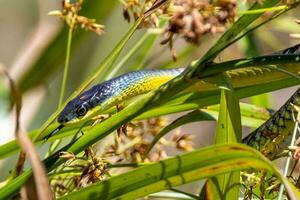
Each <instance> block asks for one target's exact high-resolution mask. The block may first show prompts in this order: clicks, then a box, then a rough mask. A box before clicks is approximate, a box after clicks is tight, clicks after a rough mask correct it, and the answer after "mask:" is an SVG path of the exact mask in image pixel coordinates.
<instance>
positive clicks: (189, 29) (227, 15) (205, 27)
mask: <svg viewBox="0 0 300 200" xmlns="http://www.w3.org/2000/svg"><path fill="white" fill-rule="evenodd" d="M171 6H172V7H171V8H170V10H171V14H170V16H171V18H170V20H169V27H168V29H167V30H166V33H167V39H166V40H164V41H163V43H168V42H170V41H171V40H172V39H173V36H174V35H179V36H181V37H183V38H185V40H186V41H188V42H192V43H199V42H200V39H201V36H203V35H205V34H208V33H211V34H216V33H220V32H223V31H224V30H225V28H226V23H227V22H229V21H233V20H234V18H235V15H236V2H235V0H218V1H215V3H213V4H210V3H209V1H205V0H175V1H174V3H173V5H171Z"/></svg>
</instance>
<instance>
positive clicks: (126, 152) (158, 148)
mask: <svg viewBox="0 0 300 200" xmlns="http://www.w3.org/2000/svg"><path fill="white" fill-rule="evenodd" d="M165 125H166V121H165V120H164V119H163V118H155V119H151V120H143V121H138V122H135V123H134V124H129V125H128V126H127V128H126V132H124V130H123V134H120V135H119V136H118V137H117V138H116V139H115V143H114V144H113V145H111V146H109V148H108V149H107V150H106V153H105V154H106V157H107V159H109V160H110V162H113V163H117V162H149V161H150V162H153V161H158V160H161V159H165V158H166V157H167V152H166V150H165V147H166V146H170V147H175V148H177V149H178V150H182V151H189V150H192V142H191V137H190V136H188V135H187V134H181V133H180V132H175V133H174V134H173V135H172V136H171V139H170V140H166V139H164V138H162V139H161V140H160V141H159V142H158V143H157V144H156V145H155V147H154V148H153V150H152V151H151V152H150V153H148V150H149V147H150V144H151V142H152V141H153V139H154V138H155V136H157V134H158V133H159V132H160V131H161V130H162V128H163V127H165ZM147 153H148V154H147Z"/></svg>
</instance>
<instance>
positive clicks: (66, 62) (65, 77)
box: [58, 24, 73, 108]
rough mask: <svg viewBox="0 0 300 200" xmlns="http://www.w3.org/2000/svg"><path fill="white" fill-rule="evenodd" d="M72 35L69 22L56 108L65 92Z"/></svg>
mask: <svg viewBox="0 0 300 200" xmlns="http://www.w3.org/2000/svg"><path fill="white" fill-rule="evenodd" d="M72 35H73V25H72V24H71V25H70V28H69V32H68V41H67V50H66V60H65V66H64V75H63V81H62V84H61V89H60V96H59V103H58V108H59V107H60V106H61V105H62V102H63V99H64V94H65V89H66V82H67V77H68V71H69V63H70V52H71V44H72Z"/></svg>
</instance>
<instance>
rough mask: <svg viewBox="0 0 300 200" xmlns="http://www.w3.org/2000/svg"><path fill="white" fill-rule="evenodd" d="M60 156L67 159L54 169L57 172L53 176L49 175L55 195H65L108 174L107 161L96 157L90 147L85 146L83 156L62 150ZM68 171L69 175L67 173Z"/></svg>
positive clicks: (102, 178) (100, 179)
mask: <svg viewBox="0 0 300 200" xmlns="http://www.w3.org/2000/svg"><path fill="white" fill-rule="evenodd" d="M60 158H63V159H66V160H67V161H66V162H65V163H64V165H63V166H62V167H61V169H59V170H58V171H56V173H57V174H56V175H55V176H52V177H50V183H51V186H52V190H53V191H54V192H55V194H56V196H57V197H58V196H62V195H65V194H67V193H69V192H71V191H73V190H74V189H76V188H80V187H85V186H86V185H88V184H91V183H95V182H99V181H102V180H104V179H105V178H106V177H107V176H109V174H108V168H107V164H108V163H107V162H106V161H105V160H103V159H101V158H99V157H96V156H95V153H94V152H93V151H92V150H91V148H87V149H86V150H85V152H84V155H83V156H75V155H74V154H73V153H69V152H62V153H61V154H60ZM60 172H61V173H60ZM64 172H65V173H64ZM66 172H67V173H66ZM68 172H69V175H67V174H68Z"/></svg>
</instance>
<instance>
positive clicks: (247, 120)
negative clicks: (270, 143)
mask: <svg viewBox="0 0 300 200" xmlns="http://www.w3.org/2000/svg"><path fill="white" fill-rule="evenodd" d="M100 2H101V1H100ZM279 2H280V1H279V0H265V1H263V2H262V3H255V4H254V6H252V7H251V8H250V9H249V10H248V11H245V12H244V15H242V16H241V17H240V18H239V19H238V20H237V21H236V22H234V23H233V24H232V26H231V27H230V28H229V29H228V30H227V31H226V32H225V33H224V34H223V35H222V36H221V37H220V38H219V39H218V40H217V41H216V43H215V44H214V45H213V46H212V47H211V48H209V49H208V51H207V52H206V53H205V54H204V56H202V57H201V58H199V59H198V60H196V61H194V62H191V63H190V64H189V66H188V67H187V69H186V70H185V71H184V72H183V73H182V74H180V75H179V76H177V77H176V78H174V79H173V80H171V81H169V82H168V83H166V84H165V85H163V86H161V87H160V88H158V89H156V90H154V91H151V92H149V93H147V94H145V95H143V96H141V97H138V98H136V99H134V100H133V101H132V102H129V103H128V102H126V104H125V105H126V106H125V108H124V109H123V110H121V111H119V112H116V109H115V108H110V109H108V110H105V111H103V110H99V111H98V112H96V113H95V114H110V115H111V116H110V117H109V118H108V119H106V120H104V121H103V122H101V123H99V124H95V125H93V126H91V125H92V124H93V119H91V118H89V119H87V120H82V121H81V122H80V123H77V124H74V125H72V126H69V127H66V128H64V129H62V130H61V131H60V132H59V133H58V134H57V135H54V136H53V137H51V138H50V139H49V141H42V140H40V139H39V138H41V137H42V136H45V135H48V134H49V133H50V132H51V131H52V130H53V129H54V128H55V127H57V126H58V123H54V124H51V123H52V122H53V121H54V120H55V119H56V117H57V115H58V113H59V112H60V111H61V108H62V107H64V106H65V105H66V104H67V103H68V102H69V101H70V100H71V99H72V98H74V97H75V96H77V95H78V94H80V93H81V92H82V91H83V90H84V89H86V88H87V87H88V86H89V85H90V84H91V83H93V82H95V80H96V79H98V78H99V77H101V80H107V79H110V78H112V77H114V76H115V75H116V74H119V73H120V72H123V71H127V70H128V69H130V70H133V69H141V68H143V65H144V64H145V61H146V59H147V58H149V57H150V53H151V49H152V47H153V45H154V44H155V42H156V41H157V35H155V34H153V33H150V32H147V33H145V34H144V35H143V36H141V37H138V39H137V40H136V41H135V44H133V45H132V48H131V49H130V51H128V52H125V53H124V56H123V57H122V58H120V55H122V54H121V53H122V50H123V49H124V48H125V47H127V46H128V45H129V42H130V40H131V39H132V38H133V37H132V36H133V35H134V33H135V32H136V30H137V28H138V27H139V26H141V24H142V23H144V21H143V20H144V18H143V15H142V16H140V17H139V18H138V19H137V20H136V21H135V23H133V25H131V27H130V28H129V30H128V31H127V32H126V33H125V34H124V35H123V36H122V38H120V40H119V42H118V43H117V44H116V46H115V47H114V48H113V49H112V51H111V52H109V53H108V54H107V56H106V57H105V58H104V59H103V60H102V61H101V62H99V64H98V65H97V66H96V68H95V69H94V70H93V71H92V72H91V73H90V75H89V76H88V77H87V78H86V79H85V80H84V81H83V82H82V83H81V85H80V86H79V87H78V88H77V89H76V90H75V91H74V92H73V93H72V94H71V95H70V97H69V98H68V99H67V100H66V101H64V103H63V106H62V107H61V108H59V109H57V110H56V111H55V112H54V113H53V114H52V115H51V116H50V117H49V118H48V120H46V122H45V123H44V124H43V125H42V126H41V127H40V128H39V129H37V130H33V131H31V132H30V133H29V136H30V137H31V138H32V140H33V142H34V143H35V144H36V146H44V145H45V144H46V143H48V142H52V141H54V140H56V139H64V142H65V143H64V145H63V146H62V147H61V148H60V149H59V150H58V151H56V152H54V153H53V154H52V155H50V156H49V157H47V158H46V159H44V160H43V163H44V164H45V167H46V169H47V170H48V172H52V173H54V174H55V171H56V170H57V169H59V168H60V167H62V164H63V163H65V162H66V160H65V158H63V157H60V155H61V154H60V153H61V152H69V153H70V154H71V155H74V157H75V155H81V154H82V152H84V151H86V149H88V148H89V147H90V146H92V145H94V144H96V143H97V142H99V141H101V142H102V141H103V139H104V138H105V137H106V136H109V135H111V134H112V133H113V132H114V131H116V130H117V129H119V128H120V127H122V126H124V125H126V124H128V123H130V122H131V121H133V120H141V119H150V118H153V117H159V116H163V115H167V114H173V113H179V112H182V111H191V112H189V113H187V114H185V115H183V116H181V117H179V118H177V119H176V120H174V121H173V122H172V123H170V124H168V125H166V126H165V127H163V128H162V129H161V130H159V132H158V134H156V135H155V136H154V139H153V140H152V141H151V143H150V145H149V146H148V149H146V150H147V151H146V154H145V155H144V158H143V159H146V158H147V155H148V154H149V152H150V151H151V149H152V148H153V147H154V146H155V145H156V144H157V143H158V142H159V141H160V139H161V138H163V137H164V136H166V134H167V133H169V132H171V131H172V130H174V129H176V128H178V127H181V126H182V125H185V124H188V123H192V122H200V121H215V120H216V119H217V131H216V136H215V137H216V139H215V144H214V145H212V146H210V147H207V148H202V149H198V150H193V151H191V152H188V153H185V154H180V155H176V156H173V157H171V158H168V159H165V160H161V161H157V162H152V163H149V164H148V163H143V162H142V163H129V164H128V166H134V167H137V168H136V169H133V170H130V171H128V172H125V173H121V174H116V175H113V176H112V177H109V178H107V180H104V181H100V182H97V183H95V184H93V185H90V186H87V187H83V188H80V189H79V190H77V191H72V192H70V193H68V194H67V195H66V196H62V197H61V199H79V198H82V199H95V198H99V199H115V198H117V199H136V198H139V197H145V196H147V195H149V194H151V193H155V192H159V191H162V190H167V189H172V188H173V187H175V186H180V185H183V184H186V183H190V182H195V181H197V180H201V179H205V178H209V179H208V181H207V183H206V186H205V188H204V190H203V192H204V193H202V195H203V194H204V195H205V196H206V197H208V198H210V199H237V198H238V197H239V189H240V187H239V186H240V185H241V181H240V171H241V170H250V169H251V170H256V171H257V170H263V171H266V172H268V173H269V174H273V175H275V176H276V177H277V180H279V181H280V182H281V183H283V184H284V185H285V188H286V192H287V193H288V195H289V197H290V198H291V199H299V198H300V196H299V192H298V191H297V190H296V189H295V188H294V186H293V185H291V184H290V183H289V181H288V180H287V179H286V177H284V176H282V175H281V173H280V172H279V170H278V169H277V168H276V166H275V165H274V164H273V163H271V162H270V161H269V160H267V159H266V158H265V157H263V155H261V154H260V153H259V152H258V151H256V150H253V149H251V148H250V147H246V146H244V145H240V144H236V143H239V142H241V139H242V126H251V127H256V126H258V125H259V124H261V123H262V122H263V121H264V120H266V118H268V117H269V112H267V111H266V109H262V108H259V107H256V106H253V105H248V104H240V103H239V99H241V98H245V97H251V96H254V95H259V94H263V93H267V92H271V91H274V90H278V89H282V88H286V87H290V86H293V85H298V84H299V83H300V78H299V75H298V74H297V73H298V71H299V70H300V63H299V58H300V56H299V55H280V56H278V55H271V56H270V55H268V56H254V57H252V58H244V59H237V60H229V61H225V62H219V63H214V62H213V61H215V58H216V57H217V56H218V55H219V54H220V53H222V52H223V51H224V50H225V49H226V48H227V47H229V46H230V45H232V44H233V43H234V42H236V41H237V40H238V39H240V38H241V37H242V36H243V34H247V33H249V32H251V31H253V30H254V29H255V27H256V26H251V24H252V23H253V22H255V21H256V20H258V19H260V17H261V16H262V15H263V14H264V13H265V12H268V11H274V13H272V14H270V15H271V16H272V17H274V18H275V16H277V15H279V14H282V13H284V12H287V11H289V10H291V9H293V8H296V7H297V6H298V5H299V3H298V2H297V1H296V2H295V3H294V4H293V6H285V7H276V9H272V7H273V6H276V5H278V3H279ZM114 6H115V3H99V2H96V3H95V2H92V1H87V2H86V3H85V5H84V8H83V11H84V13H86V14H88V15H91V16H93V18H97V19H98V18H101V19H103V18H104V17H105V16H106V15H108V14H109V13H110V12H111V11H112V8H114ZM98 8H99V9H98ZM278 8H280V9H278ZM272 17H271V18H269V19H264V18H263V19H260V22H259V23H260V25H263V24H264V23H268V22H270V21H272V20H273V18H272ZM162 24H163V23H162ZM260 25H259V26H260ZM251 27H252V28H253V27H254V28H253V29H251ZM257 27H258V26H257ZM87 36H88V34H87V33H85V32H81V31H78V32H75V33H74V37H73V40H72V46H74V47H76V48H79V47H80V42H84V41H85V37H87ZM66 37H67V30H66V28H64V29H63V30H61V31H60V32H59V33H58V35H57V36H56V37H55V38H54V40H53V41H52V42H50V43H49V45H48V48H46V49H44V50H43V52H42V53H41V55H40V57H39V58H38V59H37V60H36V61H35V62H34V64H33V65H32V66H31V68H30V70H29V72H28V73H26V74H25V75H24V77H23V78H22V80H21V82H20V88H21V91H22V92H25V91H27V90H28V89H30V88H32V87H34V86H36V85H38V84H39V83H40V82H41V81H43V79H45V78H47V77H48V76H49V75H50V74H51V73H53V72H54V71H55V70H57V68H58V66H59V63H62V61H63V60H64V57H63V55H64V53H63V52H64V51H65V49H63V48H62V46H65V42H66ZM253 48H254V47H249V49H248V50H249V51H252V52H253V51H254V50H253ZM190 49H192V51H193V50H194V48H191V47H188V51H187V52H190ZM187 56H188V54H185V53H183V54H182V57H187ZM133 58H135V59H134V61H133V63H134V66H133V67H131V68H130V67H124V65H126V64H128V63H130V60H132V59H133ZM180 58H181V57H180ZM86 59H87V60H89V59H90V58H86ZM118 59H120V60H119V61H118ZM117 61H118V62H117ZM169 63H170V62H169ZM49 66H51V67H49ZM163 67H165V66H163ZM262 99H263V100H262ZM259 101H264V102H267V100H266V97H260V100H259ZM215 104H220V105H219V106H213V105H215ZM267 104H268V103H264V104H263V105H264V106H265V105H267ZM207 106H209V107H207ZM203 108H204V109H203ZM199 109H202V110H199ZM80 130H81V131H83V132H84V134H83V135H81V136H80V137H73V136H74V135H77V134H78V132H80ZM70 136H72V139H71V140H70ZM18 151H19V146H18V144H17V142H16V141H11V142H9V143H7V144H4V145H1V146H0V158H1V159H3V158H7V157H9V156H11V155H12V154H15V153H17V152H18ZM112 165H113V164H112ZM108 166H109V165H108ZM140 166H142V167H140ZM32 175H33V174H32V170H31V168H29V169H27V170H26V171H25V172H24V173H23V174H21V175H20V176H18V177H16V178H15V179H13V180H11V181H10V182H8V183H7V184H6V185H4V186H3V187H1V188H0V199H7V198H11V197H13V196H14V195H16V194H17V193H18V192H19V190H20V188H21V187H22V186H24V184H25V183H26V182H27V181H28V179H29V178H30V177H31V176H32ZM52 175H53V174H52Z"/></svg>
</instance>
